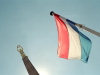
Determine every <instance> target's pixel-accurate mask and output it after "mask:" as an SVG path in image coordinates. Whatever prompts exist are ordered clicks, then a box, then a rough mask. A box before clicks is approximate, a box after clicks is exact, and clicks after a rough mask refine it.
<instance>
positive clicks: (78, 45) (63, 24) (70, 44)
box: [54, 13, 92, 62]
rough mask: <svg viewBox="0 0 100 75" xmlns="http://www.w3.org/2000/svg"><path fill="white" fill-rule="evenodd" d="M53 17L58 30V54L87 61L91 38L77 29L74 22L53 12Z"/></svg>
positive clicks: (61, 56)
mask: <svg viewBox="0 0 100 75" xmlns="http://www.w3.org/2000/svg"><path fill="white" fill-rule="evenodd" d="M54 18H55V21H56V26H57V30H58V50H57V54H58V56H59V57H60V58H65V59H81V60H82V61H84V62H87V61H88V58H89V54H90V50H91V45H92V42H91V40H90V39H89V38H88V37H87V36H85V35H84V34H83V33H81V32H80V31H79V30H78V28H77V27H76V26H75V24H76V23H75V22H73V21H71V20H69V19H66V18H64V17H62V16H60V15H58V14H55V13H54Z"/></svg>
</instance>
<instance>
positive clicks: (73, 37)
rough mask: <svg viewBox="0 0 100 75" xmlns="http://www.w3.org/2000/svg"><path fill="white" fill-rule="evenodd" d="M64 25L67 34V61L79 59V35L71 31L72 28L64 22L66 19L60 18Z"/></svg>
mask: <svg viewBox="0 0 100 75" xmlns="http://www.w3.org/2000/svg"><path fill="white" fill-rule="evenodd" d="M60 18H61V19H62V20H63V21H64V22H65V24H66V26H67V29H68V32H69V54H68V59H81V45H80V38H79V34H78V33H77V32H76V31H75V30H73V29H72V27H71V26H70V25H69V24H68V23H67V22H66V19H65V18H63V17H60Z"/></svg>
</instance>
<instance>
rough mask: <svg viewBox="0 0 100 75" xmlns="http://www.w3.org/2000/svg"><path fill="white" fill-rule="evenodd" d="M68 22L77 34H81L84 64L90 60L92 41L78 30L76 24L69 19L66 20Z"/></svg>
mask: <svg viewBox="0 0 100 75" xmlns="http://www.w3.org/2000/svg"><path fill="white" fill-rule="evenodd" d="M66 21H67V23H68V24H69V25H70V26H71V27H72V28H73V29H74V30H75V31H76V32H77V33H79V35H80V43H81V49H82V51H81V60H82V61H84V62H87V61H88V58H89V54H90V50H91V46H92V42H91V40H90V39H89V38H88V37H87V36H85V35H84V34H83V33H81V32H80V31H79V30H78V28H77V27H76V26H75V24H76V23H75V22H73V21H71V20H69V19H66Z"/></svg>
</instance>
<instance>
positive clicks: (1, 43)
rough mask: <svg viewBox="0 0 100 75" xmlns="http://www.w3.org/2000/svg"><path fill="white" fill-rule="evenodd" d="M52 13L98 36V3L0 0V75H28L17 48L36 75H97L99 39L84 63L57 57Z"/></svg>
mask: <svg viewBox="0 0 100 75" xmlns="http://www.w3.org/2000/svg"><path fill="white" fill-rule="evenodd" d="M52 10H53V11H54V12H56V13H58V14H60V15H62V16H63V17H65V18H68V19H71V20H72V21H74V22H77V23H80V24H84V25H85V26H87V27H89V28H91V29H94V30H96V31H98V32H100V23H99V22H100V0H0V75H28V73H27V70H26V68H25V66H24V64H23V61H22V58H21V56H20V54H19V53H18V52H17V49H16V46H17V44H20V45H22V46H23V48H24V52H25V53H26V55H27V56H28V57H29V59H30V61H31V62H32V64H33V65H34V66H35V68H36V69H37V70H38V72H39V73H40V75H100V37H97V36H95V35H92V34H91V33H89V32H86V31H84V30H82V29H80V31H81V32H83V33H84V34H85V35H87V36H88V37H89V38H90V39H91V40H92V49H91V53H90V58H89V61H88V63H84V62H82V61H80V60H65V59H62V58H59V57H58V56H57V47H58V41H57V40H58V35H57V28H56V23H55V20H54V17H52V16H50V14H49V13H50V11H52Z"/></svg>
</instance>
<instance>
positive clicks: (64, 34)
mask: <svg viewBox="0 0 100 75" xmlns="http://www.w3.org/2000/svg"><path fill="white" fill-rule="evenodd" d="M54 17H55V20H56V25H57V30H58V56H59V57H61V58H68V53H69V34H68V29H67V27H66V25H65V23H64V22H63V21H62V20H61V19H60V17H59V15H57V14H54Z"/></svg>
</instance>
